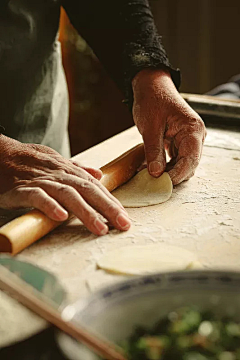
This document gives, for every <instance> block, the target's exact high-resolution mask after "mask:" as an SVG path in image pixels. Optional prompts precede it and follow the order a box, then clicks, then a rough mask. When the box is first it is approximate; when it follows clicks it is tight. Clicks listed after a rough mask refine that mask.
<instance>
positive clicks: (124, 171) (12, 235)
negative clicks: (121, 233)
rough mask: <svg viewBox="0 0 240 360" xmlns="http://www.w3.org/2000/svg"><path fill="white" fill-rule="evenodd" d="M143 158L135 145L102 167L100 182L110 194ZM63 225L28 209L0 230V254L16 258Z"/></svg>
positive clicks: (134, 169) (140, 148)
mask: <svg viewBox="0 0 240 360" xmlns="http://www.w3.org/2000/svg"><path fill="white" fill-rule="evenodd" d="M144 158H145V153H144V146H143V144H139V145H137V146H135V147H134V148H132V149H130V150H129V151H127V152H126V153H124V154H123V155H121V156H119V157H118V158H117V159H115V160H113V161H111V162H110V163H108V164H107V165H104V166H103V167H102V168H101V170H102V172H103V177H102V179H101V180H100V181H101V183H102V184H103V185H104V186H105V187H106V188H107V189H108V190H109V191H113V190H114V189H116V188H117V187H118V186H120V185H122V184H124V183H125V182H126V181H128V180H129V179H131V178H132V177H133V176H134V175H135V174H136V172H137V169H138V168H139V167H140V165H141V164H142V162H143V161H144ZM62 223H63V222H61V221H54V220H52V219H50V218H49V217H47V216H46V215H45V214H43V213H42V212H41V211H39V210H31V211H29V212H28V213H26V214H24V215H22V216H20V217H18V218H16V219H14V220H12V221H10V222H9V223H7V224H6V225H4V226H2V227H1V228H0V252H8V253H11V254H12V255H16V254H17V253H19V252H20V251H22V250H23V249H25V248H26V247H28V246H29V245H31V244H33V243H34V242H35V241H37V240H39V239H41V238H42V237H43V236H44V235H46V234H48V233H49V232H50V231H52V230H53V229H55V228H56V227H58V226H59V225H61V224H62Z"/></svg>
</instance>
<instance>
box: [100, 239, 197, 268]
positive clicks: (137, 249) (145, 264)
mask: <svg viewBox="0 0 240 360" xmlns="http://www.w3.org/2000/svg"><path fill="white" fill-rule="evenodd" d="M97 265H98V267H100V268H101V269H103V270H106V271H109V272H112V273H115V274H124V275H147V274H151V273H155V272H161V271H175V270H186V269H193V268H195V269H197V268H201V267H202V266H201V264H200V262H198V260H197V257H196V255H195V254H194V253H192V252H191V251H188V250H185V249H183V248H181V247H177V246H170V245H166V244H154V245H138V246H127V247H122V248H118V249H115V250H113V251H110V252H108V253H107V254H106V255H104V256H102V257H101V258H100V259H99V260H98V263H97Z"/></svg>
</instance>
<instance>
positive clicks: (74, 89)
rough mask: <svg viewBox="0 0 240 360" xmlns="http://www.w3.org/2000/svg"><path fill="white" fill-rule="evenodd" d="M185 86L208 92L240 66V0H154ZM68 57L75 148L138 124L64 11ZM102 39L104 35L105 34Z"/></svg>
mask: <svg viewBox="0 0 240 360" xmlns="http://www.w3.org/2000/svg"><path fill="white" fill-rule="evenodd" d="M150 4H151V7H152V10H153V13H154V17H155V22H156V24H157V27H158V30H159V33H160V34H161V35H162V37H163V43H164V45H165V48H166V50H167V53H168V55H169V58H170V61H171V63H172V65H173V66H174V67H179V68H180V69H181V72H182V86H181V89H180V90H181V91H182V92H190V93H199V94H203V93H204V92H207V91H208V90H210V89H211V88H213V87H215V86H216V85H219V84H221V83H224V82H226V81H227V80H228V79H229V78H230V77H231V76H232V75H235V74H237V73H239V72H240V47H239V43H240V42H239V35H240V21H239V13H240V1H238V0H228V1H226V0H194V1H193V0H150ZM61 41H62V46H63V62H64V67H65V71H66V74H67V80H68V84H69V91H70V103H71V110H70V126H69V132H70V139H71V148H72V154H76V153H79V152H81V151H83V150H85V149H87V148H88V147H90V146H92V145H95V144H97V143H99V142H100V141H103V140H104V139H106V138H108V137H110V136H112V135H114V134H116V133H118V132H120V131H122V130H124V129H126V128H128V127H130V126H132V125H133V122H132V118H131V115H130V114H129V112H128V109H127V108H126V106H125V105H123V104H122V103H121V100H122V99H123V95H122V94H121V93H120V92H119V91H118V89H117V88H116V86H115V84H113V82H112V81H111V79H109V77H108V76H107V74H106V72H105V71H104V69H103V68H102V67H101V64H99V62H98V61H97V59H96V58H95V56H94V55H93V54H92V52H91V50H90V49H89V48H88V47H87V45H86V43H85V42H84V40H83V39H81V38H80V37H79V36H78V35H77V33H76V32H75V31H74V29H73V28H72V27H71V25H70V24H69V22H68V21H67V19H66V16H65V15H64V14H62V18H61ZM99 41H101V39H99Z"/></svg>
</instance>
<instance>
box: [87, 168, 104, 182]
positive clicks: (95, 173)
mask: <svg viewBox="0 0 240 360" xmlns="http://www.w3.org/2000/svg"><path fill="white" fill-rule="evenodd" d="M83 169H84V170H85V171H87V172H88V173H89V174H90V175H92V176H93V177H95V179H97V180H101V178H102V176H103V173H102V171H101V170H100V169H93V168H90V167H83Z"/></svg>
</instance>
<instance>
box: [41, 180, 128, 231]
mask: <svg viewBox="0 0 240 360" xmlns="http://www.w3.org/2000/svg"><path fill="white" fill-rule="evenodd" d="M41 187H42V188H43V189H44V190H45V191H46V192H47V193H48V194H49V195H50V196H51V197H53V198H55V199H56V200H57V201H58V202H59V203H60V204H62V205H63V206H64V208H66V209H67V210H68V211H70V212H73V213H74V215H76V216H77V217H78V218H79V219H80V220H81V221H82V222H83V223H84V224H85V225H86V226H87V227H88V229H89V230H90V231H92V232H94V233H96V230H95V229H93V227H92V226H91V224H90V222H92V220H91V219H92V218H93V215H92V213H90V210H89V209H91V211H93V212H94V213H95V211H94V210H93V209H95V210H96V211H98V212H99V213H100V214H102V215H103V216H104V217H105V218H106V219H108V220H109V221H110V222H111V223H112V224H113V225H114V226H115V227H116V228H117V229H119V230H123V231H125V230H128V229H129V228H130V226H131V222H130V220H129V218H128V217H127V215H126V213H124V212H123V210H122V209H121V208H120V207H119V206H118V205H117V204H116V203H115V202H114V201H112V200H111V199H110V198H109V197H108V196H107V195H105V193H104V192H102V191H101V190H100V189H99V187H97V186H95V185H94V184H93V183H91V182H89V181H86V180H81V181H80V180H79V179H78V178H77V177H74V176H69V178H68V184H67V185H66V184H61V183H58V182H52V181H49V180H44V181H41ZM81 208H83V209H84V211H82V210H81ZM86 208H87V209H86ZM87 212H88V213H90V220H88V218H87V215H86V213H87ZM95 217H98V216H97V214H96V213H95ZM103 224H104V223H103ZM105 229H106V225H105V224H104V228H102V229H100V232H98V233H97V234H98V235H103V234H104V233H106V232H105Z"/></svg>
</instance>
